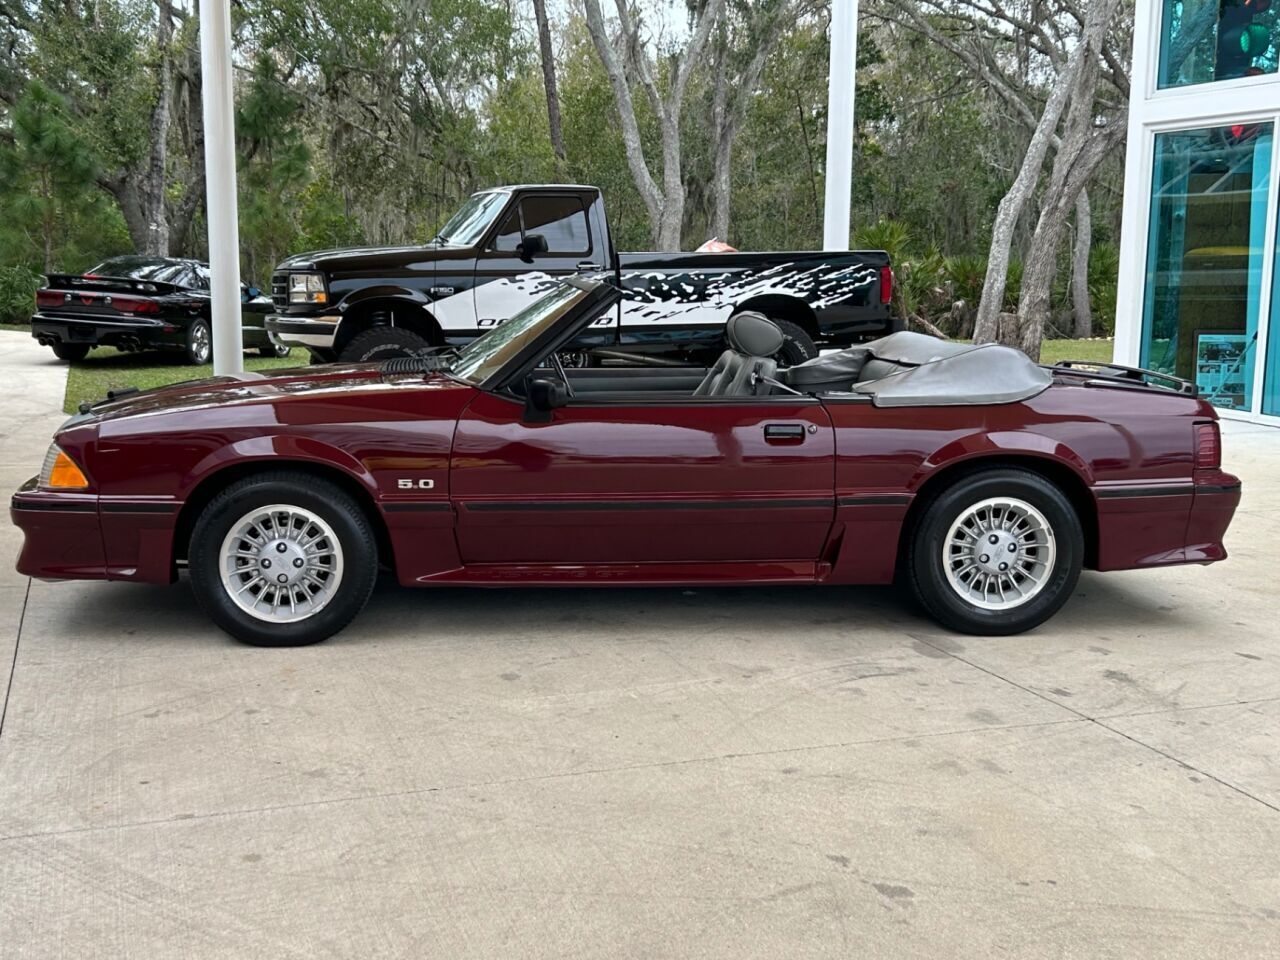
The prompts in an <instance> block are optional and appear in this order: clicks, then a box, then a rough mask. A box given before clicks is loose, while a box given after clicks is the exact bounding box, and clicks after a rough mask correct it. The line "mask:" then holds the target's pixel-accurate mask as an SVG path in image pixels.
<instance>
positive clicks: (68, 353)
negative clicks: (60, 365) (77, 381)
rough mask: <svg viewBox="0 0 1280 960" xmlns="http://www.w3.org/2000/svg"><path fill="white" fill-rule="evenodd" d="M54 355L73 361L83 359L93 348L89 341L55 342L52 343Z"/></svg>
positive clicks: (69, 361)
mask: <svg viewBox="0 0 1280 960" xmlns="http://www.w3.org/2000/svg"><path fill="white" fill-rule="evenodd" d="M50 346H52V348H53V355H54V356H55V357H57V358H58V359H59V360H66V361H67V362H68V363H72V362H74V361H77V360H83V359H84V358H85V357H87V356H88V355H89V351H90V350H91V349H93V348H92V347H91V346H90V345H89V344H87V343H54V344H51V345H50Z"/></svg>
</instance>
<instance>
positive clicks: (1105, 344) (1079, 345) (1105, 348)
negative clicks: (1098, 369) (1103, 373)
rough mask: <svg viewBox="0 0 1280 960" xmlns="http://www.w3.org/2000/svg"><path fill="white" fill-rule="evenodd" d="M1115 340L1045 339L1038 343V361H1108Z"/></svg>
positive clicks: (1109, 360)
mask: <svg viewBox="0 0 1280 960" xmlns="http://www.w3.org/2000/svg"><path fill="white" fill-rule="evenodd" d="M1114 347H1115V342H1114V341H1113V340H1110V339H1101V338H1100V339H1097V340H1046V341H1044V343H1042V344H1041V345H1040V362H1041V363H1049V364H1053V363H1057V362H1058V361H1059V360H1089V361H1092V362H1094V363H1110V362H1111V351H1112V349H1113V348H1114Z"/></svg>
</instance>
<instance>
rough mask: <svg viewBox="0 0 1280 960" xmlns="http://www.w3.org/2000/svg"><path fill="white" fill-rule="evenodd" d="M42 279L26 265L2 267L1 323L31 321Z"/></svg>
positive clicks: (0, 281) (0, 270)
mask: <svg viewBox="0 0 1280 960" xmlns="http://www.w3.org/2000/svg"><path fill="white" fill-rule="evenodd" d="M42 279H44V278H43V277H41V275H40V274H38V273H34V272H32V271H31V270H28V269H27V268H26V267H0V323H27V322H28V321H30V319H31V314H32V313H33V312H35V306H36V291H37V290H38V289H40V281H41V280H42Z"/></svg>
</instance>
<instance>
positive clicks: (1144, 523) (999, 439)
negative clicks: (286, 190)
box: [12, 280, 1240, 645]
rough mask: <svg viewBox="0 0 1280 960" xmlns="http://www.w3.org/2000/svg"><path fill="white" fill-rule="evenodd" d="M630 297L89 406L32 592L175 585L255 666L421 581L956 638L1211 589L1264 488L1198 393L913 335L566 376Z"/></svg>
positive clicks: (68, 459)
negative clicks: (874, 592)
mask: <svg viewBox="0 0 1280 960" xmlns="http://www.w3.org/2000/svg"><path fill="white" fill-rule="evenodd" d="M617 296H618V294H617V292H616V291H615V290H614V289H613V288H612V287H609V286H607V285H603V284H600V283H594V282H587V281H580V280H570V281H567V282H565V283H564V284H563V285H562V286H561V287H559V288H558V289H556V290H554V291H553V292H551V293H550V294H548V295H547V296H546V297H545V298H544V299H542V300H540V301H538V302H537V303H535V304H533V305H532V306H530V307H529V308H528V309H527V310H525V311H523V312H522V313H520V314H517V315H516V316H515V317H512V318H511V319H510V320H508V321H506V322H505V323H503V324H501V325H500V326H498V327H496V328H494V329H493V330H491V331H490V332H489V333H488V334H486V335H485V336H483V337H480V338H478V339H476V340H474V341H472V342H471V343H470V344H469V345H468V346H466V347H465V348H463V349H461V350H453V349H452V348H446V349H445V350H443V351H439V352H436V353H432V354H430V355H427V356H422V357H415V358H399V359H395V360H388V361H386V362H385V363H383V364H381V365H377V364H365V365H355V366H343V367H327V368H310V369H300V370H293V371H283V372H278V373H275V374H273V375H270V376H262V375H257V374H245V375H243V376H239V377H234V378H232V377H223V378H214V379H211V380H202V381H196V382H192V383H185V384H178V385H176V386H172V387H167V388H163V389H159V390H151V391H146V392H142V393H138V392H132V393H126V394H125V395H123V396H121V395H116V396H114V397H112V398H110V399H108V400H106V401H103V402H101V403H95V404H86V405H85V406H84V407H83V408H82V413H81V414H80V415H79V416H76V417H73V418H72V419H71V420H69V421H67V423H66V424H65V425H64V426H63V427H62V428H61V429H60V430H59V431H58V433H57V435H56V436H55V438H54V441H55V442H54V445H53V446H52V447H51V448H50V450H49V456H48V457H47V458H46V461H45V468H44V470H43V471H42V472H41V475H40V477H39V478H35V479H32V480H31V481H29V482H28V483H27V484H25V485H24V486H23V487H22V489H20V490H19V491H18V492H17V493H16V494H15V495H14V497H13V501H12V513H13V518H14V522H15V523H16V524H17V525H18V526H19V527H21V528H22V529H23V531H24V532H25V534H26V542H25V545H24V546H23V549H22V554H21V557H20V558H19V560H18V569H19V570H20V571H22V572H23V573H26V574H30V575H32V576H35V577H43V578H49V579H71V578H84V579H99V580H101V579H106V580H134V581H142V582H146V583H170V582H172V581H174V580H175V579H176V578H177V573H178V570H179V569H180V568H181V567H183V566H186V567H187V568H188V570H189V573H190V578H191V583H192V586H193V587H194V590H195V593H196V596H197V597H198V598H199V600H200V603H201V604H202V605H203V606H204V608H205V609H206V610H207V611H208V613H209V615H210V616H211V617H212V618H213V619H214V620H215V621H216V622H217V623H218V624H219V625H220V626H221V627H222V628H223V629H225V630H226V631H227V632H228V633H230V634H232V635H233V636H235V637H237V638H239V639H241V640H244V641H246V642H248V643H255V644H270V645H276V644H280V645H283V644H301V643H312V642H314V641H317V640H322V639H324V638H325V637H328V636H330V635H331V634H333V633H335V632H336V631H338V630H340V629H342V627H344V626H345V625H346V624H347V623H349V622H350V621H351V619H352V618H353V617H354V616H355V615H356V614H357V613H358V612H359V611H360V609H361V607H363V606H364V604H365V601H366V600H367V599H368V597H369V593H370V591H371V590H372V588H373V584H374V580H375V577H376V575H377V571H378V568H379V566H380V565H382V566H386V567H389V568H391V569H392V570H394V571H395V574H396V576H397V577H398V578H399V580H400V582H401V583H402V584H404V585H406V586H433V585H435V584H470V585H476V586H490V587H496V586H514V585H560V586H567V585H575V586H577V585H587V584H602V585H610V586H612V585H619V584H627V585H638V584H664V585H672V584H692V583H703V584H712V583H715V584H762V583H769V584H783V583H795V584H854V583H859V584H888V583H890V582H892V581H893V580H894V579H895V577H897V578H900V579H901V580H902V581H903V582H905V583H906V584H909V585H910V587H911V589H912V591H913V592H914V593H915V595H916V596H917V597H918V598H919V600H920V602H921V603H922V604H923V605H924V607H925V608H926V609H927V610H928V611H929V612H930V613H931V614H932V615H933V616H934V617H935V618H937V619H938V620H939V621H941V622H942V623H943V624H945V625H946V626H948V627H951V628H954V629H956V630H962V631H968V632H973V633H986V634H1007V633H1014V632H1017V631H1021V630H1026V629H1029V628H1031V627H1034V626H1036V625H1037V624H1039V623H1041V622H1043V621H1044V620H1045V619H1046V618H1048V617H1049V616H1051V615H1052V614H1053V613H1054V612H1055V611H1056V610H1057V609H1058V608H1059V607H1060V606H1062V604H1063V603H1064V602H1065V601H1066V600H1067V598H1068V597H1069V596H1070V594H1071V591H1072V589H1073V588H1074V586H1075V583H1076V578H1077V576H1078V575H1079V572H1080V569H1081V567H1090V568H1092V569H1096V570H1119V569H1127V568H1133V567H1155V566H1162V565H1165V564H1176V563H1211V562H1213V561H1215V560H1221V559H1223V558H1224V557H1225V556H1226V551H1225V550H1224V549H1223V546H1222V537H1223V533H1224V532H1225V531H1226V529H1227V525H1228V523H1230V521H1231V516H1232V513H1233V512H1234V510H1235V508H1236V504H1237V503H1238V502H1239V499H1240V482H1239V481H1238V480H1237V479H1236V478H1235V477H1233V476H1231V475H1230V474H1227V473H1224V472H1223V471H1222V470H1221V467H1220V441H1219V435H1218V424H1217V420H1216V417H1215V414H1214V411H1213V408H1212V407H1211V406H1210V405H1209V404H1208V403H1206V402H1204V401H1203V400H1200V399H1198V398H1197V397H1196V396H1195V389H1194V387H1192V386H1191V385H1189V384H1186V383H1184V382H1182V381H1173V380H1168V379H1159V378H1158V375H1155V374H1149V373H1144V372H1141V371H1129V370H1125V369H1123V368H1118V367H1108V366H1103V367H1094V368H1091V369H1083V368H1079V367H1071V366H1068V367H1054V368H1045V367H1040V366H1037V365H1035V364H1033V363H1032V362H1031V361H1030V360H1028V359H1027V358H1026V357H1025V356H1024V355H1023V354H1021V353H1019V352H1017V351H1015V350H1012V349H1009V348H1006V347H1001V346H995V345H988V346H980V347H973V346H969V345H966V344H952V343H945V342H943V341H939V340H935V339H933V338H930V337H924V336H922V335H918V334H913V333H897V334H893V335H891V336H889V337H886V338H884V339H882V340H878V341H875V342H874V343H871V344H868V345H866V346H862V347H854V348H851V349H849V350H844V351H841V352H838V353H834V354H829V355H826V356H822V357H819V358H817V359H814V360H811V361H809V362H807V363H804V364H801V365H799V366H795V367H791V368H790V369H786V370H779V369H777V367H776V365H775V363H774V361H773V360H772V359H770V358H771V357H772V356H773V355H774V354H776V353H777V351H778V349H779V348H780V346H781V343H782V335H781V334H780V333H779V332H778V329H777V327H775V326H774V325H773V324H772V323H771V322H770V321H768V320H767V319H765V318H764V317H762V316H759V315H758V314H749V313H744V314H740V315H738V316H737V317H734V318H732V319H731V320H730V321H729V325H728V327H727V329H726V334H727V337H728V340H729V349H728V350H726V351H725V353H724V355H723V356H722V357H721V358H720V359H719V361H718V362H717V363H716V364H715V366H714V367H712V368H711V369H710V370H706V369H694V368H690V367H670V366H661V367H643V366H634V367H597V368H585V369H572V370H566V369H564V367H563V365H562V364H561V363H560V362H559V359H558V353H557V351H558V350H560V349H562V348H563V347H564V346H565V345H566V344H568V343H570V342H571V341H572V340H573V339H574V337H575V336H576V335H577V334H578V333H579V331H581V330H584V329H585V328H586V327H588V326H590V325H591V324H593V323H597V322H599V323H602V324H603V323H607V322H608V317H609V316H610V313H609V312H610V310H611V309H612V308H613V306H614V304H615V302H616V300H617Z"/></svg>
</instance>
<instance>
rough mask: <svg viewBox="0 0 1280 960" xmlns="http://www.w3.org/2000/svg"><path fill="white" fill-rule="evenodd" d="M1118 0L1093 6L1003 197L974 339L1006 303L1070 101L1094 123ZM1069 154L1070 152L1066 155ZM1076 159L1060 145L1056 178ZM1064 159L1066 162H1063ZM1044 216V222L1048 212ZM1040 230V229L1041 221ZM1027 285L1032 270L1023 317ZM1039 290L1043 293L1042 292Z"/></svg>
mask: <svg viewBox="0 0 1280 960" xmlns="http://www.w3.org/2000/svg"><path fill="white" fill-rule="evenodd" d="M1118 3H1119V0H1094V2H1093V3H1091V4H1090V5H1089V8H1088V12H1087V13H1086V15H1085V20H1084V25H1083V27H1082V29H1081V31H1080V42H1079V43H1077V44H1076V46H1075V48H1074V49H1073V50H1072V51H1071V56H1070V58H1069V59H1068V60H1067V63H1066V65H1065V66H1064V67H1063V68H1062V72H1061V73H1059V74H1058V79H1057V80H1056V81H1055V83H1054V86H1053V90H1052V92H1051V93H1050V94H1049V99H1048V101H1047V102H1046V103H1045V106H1044V111H1043V112H1042V113H1041V114H1040V119H1039V121H1038V122H1037V123H1036V128H1035V132H1034V133H1032V135H1031V143H1030V145H1029V146H1028V147H1027V155H1026V157H1025V158H1024V159H1023V161H1022V167H1021V168H1020V169H1019V170H1018V175H1017V177H1016V178H1015V179H1014V182H1013V186H1011V187H1010V188H1009V192H1008V193H1006V194H1005V195H1004V197H1003V198H1002V199H1001V201H1000V207H999V209H998V210H997V212H996V222H995V228H994V229H993V230H992V233H991V249H990V252H989V253H988V255H987V275H986V278H985V280H984V282H983V286H982V301H981V302H980V303H979V304H978V320H977V323H976V324H975V329H974V340H975V341H977V342H978V343H983V342H985V341H986V340H989V339H992V335H993V333H994V330H993V326H994V321H995V318H996V315H997V314H998V313H999V312H1000V306H1001V304H1002V303H1003V302H1004V291H1005V281H1006V280H1007V279H1008V271H1009V249H1010V246H1011V245H1012V242H1013V233H1014V230H1015V228H1016V227H1017V225H1018V217H1019V215H1020V214H1021V213H1022V209H1023V207H1024V206H1025V205H1026V202H1027V200H1028V199H1029V198H1030V197H1031V195H1032V194H1033V193H1034V192H1035V188H1036V183H1037V182H1038V181H1039V179H1040V169H1041V167H1043V166H1044V159H1045V156H1046V154H1047V153H1048V151H1049V147H1050V146H1051V145H1052V143H1053V139H1054V137H1055V136H1056V131H1057V127H1058V120H1059V118H1060V117H1061V116H1062V111H1063V109H1064V108H1065V107H1066V104H1067V102H1068V100H1070V101H1071V104H1072V113H1073V114H1074V115H1075V117H1076V118H1077V119H1076V123H1077V125H1078V127H1079V126H1080V125H1083V124H1084V123H1086V122H1091V121H1092V116H1093V113H1092V111H1093V99H1094V92H1095V91H1096V89H1097V83H1098V51H1099V50H1101V49H1102V42H1103V38H1104V36H1105V35H1106V32H1107V24H1109V23H1110V22H1111V17H1112V15H1113V14H1114V13H1115V10H1116V6H1117V5H1118ZM1068 122H1070V118H1069V121H1068ZM1077 132H1079V130H1078V131H1077ZM1064 152H1066V153H1067V156H1066V157H1064ZM1074 159H1075V158H1074V155H1072V154H1071V152H1070V151H1069V150H1068V148H1067V144H1065V143H1063V144H1061V145H1059V148H1058V153H1057V156H1056V157H1055V159H1054V177H1055V178H1058V177H1059V175H1060V174H1061V176H1063V177H1065V175H1066V171H1067V170H1069V169H1070V165H1071V163H1072V162H1073V161H1074ZM1064 161H1065V163H1066V166H1060V164H1063V163H1064ZM1058 182H1061V180H1059V181H1058ZM1073 202H1074V197H1073ZM1041 220H1042V221H1043V220H1044V217H1043V215H1042V216H1041ZM1047 226H1048V225H1047ZM1036 229H1037V233H1038V232H1039V225H1037V228H1036ZM1045 239H1048V238H1047V237H1046V238H1045ZM1033 246H1034V241H1033ZM1041 255H1043V254H1041ZM1055 256H1056V253H1055ZM1042 268H1043V264H1042ZM1050 281H1052V276H1050ZM1026 283H1027V274H1026V272H1025V271H1024V274H1023V289H1022V293H1021V296H1022V298H1023V299H1022V300H1021V301H1020V302H1019V313H1023V315H1024V316H1025V312H1024V310H1023V308H1022V307H1023V303H1024V302H1025V299H1026ZM1046 292H1047V291H1046ZM1036 293H1037V294H1038V293H1039V291H1036ZM1047 309H1048V300H1047V298H1046V300H1045V303H1044V310H1045V311H1047ZM1043 321H1044V314H1043V313H1040V314H1037V318H1036V322H1039V323H1040V324H1041V329H1042V330H1043ZM1039 354H1040V346H1039V341H1038V339H1037V340H1036V341H1035V356H1039Z"/></svg>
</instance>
